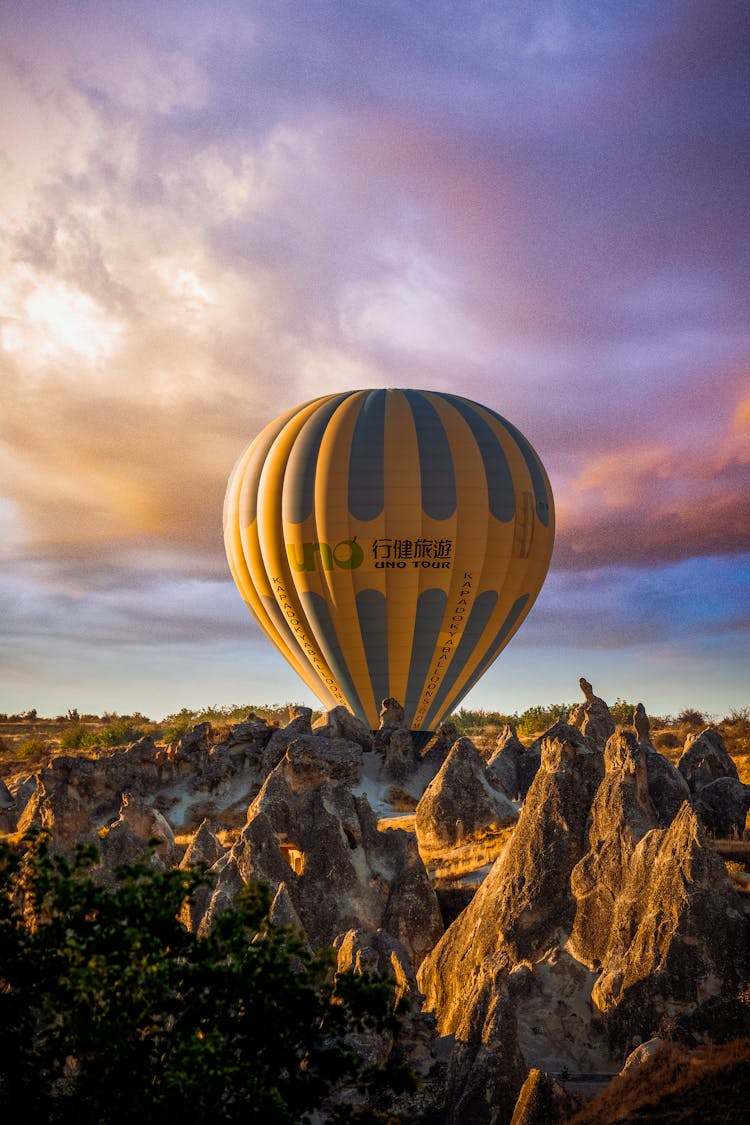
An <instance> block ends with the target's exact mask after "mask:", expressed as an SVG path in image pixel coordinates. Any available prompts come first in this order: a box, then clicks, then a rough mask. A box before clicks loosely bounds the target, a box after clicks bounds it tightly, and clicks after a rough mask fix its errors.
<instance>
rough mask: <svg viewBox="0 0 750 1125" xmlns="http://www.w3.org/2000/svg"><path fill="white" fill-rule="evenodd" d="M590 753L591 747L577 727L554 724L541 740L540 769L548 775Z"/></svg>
mask: <svg viewBox="0 0 750 1125" xmlns="http://www.w3.org/2000/svg"><path fill="white" fill-rule="evenodd" d="M591 752H592V751H591V746H590V745H589V743H588V742H587V740H586V738H585V736H584V734H583V732H582V731H581V730H580V729H579V728H578V727H577V726H574V725H571V724H569V723H555V724H554V726H552V727H550V729H549V730H548V731H547V732H546V734H545V735H544V737H543V738H542V762H541V768H542V769H543V770H546V771H547V772H549V773H554V772H556V771H558V770H561V769H563V770H564V769H565V768H566V767H567V766H568V765H569V764H570V763H572V762H574V761H575V760H576V759H577V758H578V757H579V756H580V755H586V754H591Z"/></svg>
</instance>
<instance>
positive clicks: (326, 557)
mask: <svg viewBox="0 0 750 1125" xmlns="http://www.w3.org/2000/svg"><path fill="white" fill-rule="evenodd" d="M286 553H287V557H288V559H289V564H290V566H291V567H292V569H293V570H315V569H316V563H317V559H318V558H320V563H321V566H322V567H323V570H333V568H334V567H335V566H337V567H338V568H339V569H340V570H356V569H357V567H358V566H361V565H362V563H363V561H364V557H365V553H364V551H363V550H362V548H361V547H360V545H359V543H358V542H357V540H356V539H341V540H340V541H339V542H338V543H336V545H335V546H334V547H332V546H331V545H330V543H287V545H286Z"/></svg>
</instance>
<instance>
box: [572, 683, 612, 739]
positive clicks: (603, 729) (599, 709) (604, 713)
mask: <svg viewBox="0 0 750 1125" xmlns="http://www.w3.org/2000/svg"><path fill="white" fill-rule="evenodd" d="M578 683H579V685H580V688H581V691H582V692H583V694H584V697H585V702H583V703H579V704H578V705H577V706H576V707H574V708H573V709H572V710H571V712H570V715H569V716H568V722H569V723H570V724H571V725H572V726H574V727H579V728H580V730H581V731H582V733H583V734H585V735H586V737H587V738H588V739H589V741H590V742H591V745H592V746H594V747H595V748H596V749H598V750H601V751H603V750H604V747H605V746H606V745H607V739H608V738H609V736H610V735H612V734H614V732H615V721H614V719H613V718H612V715H611V714H610V710H609V707H608V706H607V704H606V703H605V702H604V700H603V699H600V698H599V696H598V695H594V689H593V688H592V686H591V684H590V683H589V681H588V680H586V679H584V678H583V676H582V677H581V679H580V680H579V681H578Z"/></svg>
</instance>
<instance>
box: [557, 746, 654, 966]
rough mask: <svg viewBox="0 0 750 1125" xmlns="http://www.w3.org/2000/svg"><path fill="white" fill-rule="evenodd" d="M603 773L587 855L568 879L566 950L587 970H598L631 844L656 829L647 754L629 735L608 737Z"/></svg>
mask: <svg viewBox="0 0 750 1125" xmlns="http://www.w3.org/2000/svg"><path fill="white" fill-rule="evenodd" d="M604 768H605V774H604V778H603V779H602V782H601V784H600V785H599V788H598V790H597V792H596V796H595V797H594V801H593V804H592V806H591V825H590V828H589V831H588V845H589V846H588V850H587V852H586V854H585V855H584V856H583V857H582V859H581V860H580V861H579V862H578V863H577V864H576V866H575V867H574V868H573V870H572V872H571V874H570V887H571V890H572V892H573V894H574V896H575V899H576V913H575V921H574V923H573V930H572V932H571V935H570V941H569V945H568V948H569V949H570V950H571V951H572V952H573V953H574V954H575V956H576V957H578V958H579V959H580V960H581V961H583V962H584V964H586V965H587V966H588V967H589V968H597V967H598V966H600V965H601V963H602V961H603V960H604V957H605V954H606V952H607V949H608V947H609V941H610V930H611V926H612V920H613V916H614V910H615V903H616V902H617V899H618V897H619V895H620V893H621V891H622V887H623V883H624V881H625V880H626V879H627V876H628V871H629V867H630V862H631V859H632V856H633V852H634V851H635V848H636V845H637V844H638V843H639V842H640V840H642V839H643V837H644V836H645V835H646V833H647V832H649V831H650V830H651V829H652V828H656V827H657V825H658V817H657V814H656V810H655V808H654V805H653V802H652V800H651V795H650V793H649V784H648V781H649V778H648V768H647V751H646V750H645V749H644V748H643V747H642V746H641V745H640V743H639V742H638V741H637V739H636V736H635V733H634V732H633V731H630V730H621V731H618V732H617V733H616V734H613V735H612V737H611V738H610V740H609V742H608V743H607V748H606V750H605V752H604Z"/></svg>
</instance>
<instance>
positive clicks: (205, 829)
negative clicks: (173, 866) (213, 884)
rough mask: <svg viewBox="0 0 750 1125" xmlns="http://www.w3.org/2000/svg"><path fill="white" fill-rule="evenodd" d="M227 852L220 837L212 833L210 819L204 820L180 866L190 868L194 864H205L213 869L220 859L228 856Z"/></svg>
mask: <svg viewBox="0 0 750 1125" xmlns="http://www.w3.org/2000/svg"><path fill="white" fill-rule="evenodd" d="M226 850H227V849H226V848H225V847H224V845H223V844H222V843H221V841H220V840H219V838H218V836H216V835H215V833H214V832H213V831H212V829H211V824H210V821H209V820H208V819H205V820H202V821H201V823H200V825H199V826H198V828H197V830H196V833H195V835H194V836H193V838H192V840H191V841H190V843H189V844H188V846H187V850H186V851H185V854H184V856H183V857H182V861H181V863H180V866H181V867H190V866H191V865H192V864H196V863H205V864H207V866H209V867H211V866H212V864H214V863H216V861H217V860H218V859H221V857H222V856H223V855H226Z"/></svg>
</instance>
